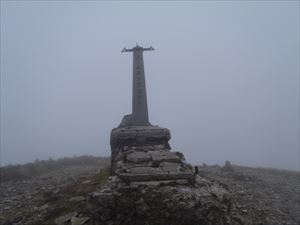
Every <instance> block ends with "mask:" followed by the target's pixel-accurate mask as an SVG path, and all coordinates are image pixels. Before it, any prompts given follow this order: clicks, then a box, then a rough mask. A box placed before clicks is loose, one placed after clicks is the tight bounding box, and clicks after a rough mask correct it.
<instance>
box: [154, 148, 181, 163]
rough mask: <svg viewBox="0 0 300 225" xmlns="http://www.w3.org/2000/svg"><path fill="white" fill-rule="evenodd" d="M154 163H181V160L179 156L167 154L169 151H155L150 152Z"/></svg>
mask: <svg viewBox="0 0 300 225" xmlns="http://www.w3.org/2000/svg"><path fill="white" fill-rule="evenodd" d="M150 155H151V157H152V161H154V162H178V163H180V162H181V159H180V157H179V156H178V155H176V154H174V153H172V152H167V151H153V152H150Z"/></svg>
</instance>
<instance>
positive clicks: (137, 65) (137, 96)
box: [122, 44, 154, 126]
mask: <svg viewBox="0 0 300 225" xmlns="http://www.w3.org/2000/svg"><path fill="white" fill-rule="evenodd" d="M153 50H154V48H153V47H151V46H150V48H143V47H141V46H139V45H138V44H137V45H136V47H134V48H132V49H126V48H124V49H123V50H122V52H133V76H132V115H131V124H132V125H133V126H148V125H150V124H149V117H148V105H147V92H146V81H145V71H144V59H143V52H144V51H153Z"/></svg>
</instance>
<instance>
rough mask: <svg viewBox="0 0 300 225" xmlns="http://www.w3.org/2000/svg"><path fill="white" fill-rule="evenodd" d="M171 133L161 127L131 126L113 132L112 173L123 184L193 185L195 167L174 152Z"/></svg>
mask: <svg viewBox="0 0 300 225" xmlns="http://www.w3.org/2000/svg"><path fill="white" fill-rule="evenodd" d="M170 138H171V135H170V131H169V130H168V129H166V128H161V127H158V126H128V127H120V128H116V129H113V130H112V132H111V141H110V143H111V151H112V154H111V172H112V174H114V175H117V176H118V177H119V178H120V179H121V180H123V181H124V182H138V181H160V180H161V181H163V180H185V181H186V183H188V182H190V183H193V182H194V174H193V171H192V167H191V166H190V165H188V164H187V163H186V162H185V159H184V156H183V154H182V153H180V152H172V151H171V149H170V145H169V143H168V141H169V140H170Z"/></svg>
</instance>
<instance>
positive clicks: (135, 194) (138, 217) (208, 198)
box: [89, 45, 244, 225]
mask: <svg viewBox="0 0 300 225" xmlns="http://www.w3.org/2000/svg"><path fill="white" fill-rule="evenodd" d="M151 50H154V48H152V47H150V48H143V47H141V46H139V45H137V46H136V47H134V48H132V49H126V48H124V49H123V50H122V52H132V53H133V82H132V85H133V87H132V90H133V93H132V113H131V114H130V115H126V116H124V117H123V119H122V121H121V123H120V125H119V126H118V127H117V128H114V129H113V130H112V131H111V138H110V144H111V177H110V182H109V183H108V185H107V187H106V188H104V189H102V190H101V191H96V192H93V193H92V194H91V196H90V197H89V209H90V211H91V212H92V213H93V215H94V218H93V220H94V221H96V222H99V224H110V225H121V224H122V225H165V224H172V225H202V224H206V225H216V224H218V225H225V224H226V225H241V224H244V223H243V222H242V221H241V220H240V219H239V217H238V216H236V215H235V211H234V207H233V203H232V201H231V197H230V194H229V192H228V190H227V189H226V188H224V187H223V186H222V185H219V184H217V183H214V182H211V181H208V180H205V179H204V178H202V177H200V176H199V175H198V174H196V173H194V172H193V170H192V167H191V166H190V165H189V164H187V163H186V161H185V158H184V156H183V154H182V153H181V152H178V151H171V147H170V145H169V140H170V138H171V135H170V131H169V130H168V129H167V128H162V127H159V126H154V125H151V124H150V122H149V116H148V107H147V93H146V82H145V72H144V60H143V52H144V51H151ZM196 171H198V170H196Z"/></svg>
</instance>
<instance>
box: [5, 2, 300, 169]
mask: <svg viewBox="0 0 300 225" xmlns="http://www.w3.org/2000/svg"><path fill="white" fill-rule="evenodd" d="M137 42H138V43H139V44H140V45H142V46H144V47H149V46H150V45H152V46H153V47H154V48H155V49H156V51H153V52H145V53H144V60H145V73H146V85H147V95H148V108H149V118H150V122H151V123H152V124H154V125H160V126H162V127H167V128H169V129H170V130H171V135H172V139H171V142H170V144H171V147H172V149H173V150H179V151H182V152H183V154H184V155H185V157H186V159H187V161H188V162H190V163H193V164H201V163H203V162H205V163H207V164H220V165H223V164H224V161H225V160H230V161H231V162H232V163H235V164H240V165H248V166H262V167H276V168H285V169H293V170H298V169H299V1H289V2H288V1H282V2H280V1H273V2H272V1H263V2H258V1H232V2H230V1H220V2H218V1H214V2H205V1H199V2H156V1H153V2H141V3H140V2H135V1H133V2H102V1H90V2H83V1H82V2H77V1H63V2H59V1H13V2H10V1H1V165H2V166H4V165H7V164H16V163H26V162H31V161H34V160H35V159H37V158H38V159H48V158H49V157H52V158H59V157H64V156H73V155H82V154H89V155H97V156H109V155H110V145H109V138H110V131H111V129H112V128H114V127H116V126H118V124H119V123H120V121H121V119H122V117H123V115H125V114H128V113H131V94H132V89H131V88H132V55H131V54H128V53H127V54H124V53H121V52H120V51H121V50H122V49H123V48H124V47H127V48H131V47H133V46H135V45H136V43H137Z"/></svg>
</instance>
